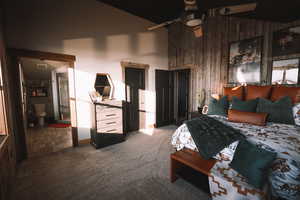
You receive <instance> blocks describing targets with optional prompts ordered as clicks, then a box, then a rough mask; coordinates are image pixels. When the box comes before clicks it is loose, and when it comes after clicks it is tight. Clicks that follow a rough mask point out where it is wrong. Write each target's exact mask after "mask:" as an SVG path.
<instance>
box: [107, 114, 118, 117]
mask: <svg viewBox="0 0 300 200" xmlns="http://www.w3.org/2000/svg"><path fill="white" fill-rule="evenodd" d="M105 116H106V117H111V116H116V114H110V115H105Z"/></svg>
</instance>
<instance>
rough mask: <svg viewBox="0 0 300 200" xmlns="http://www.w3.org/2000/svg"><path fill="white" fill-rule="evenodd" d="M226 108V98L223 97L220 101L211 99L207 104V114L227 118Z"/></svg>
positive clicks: (227, 104)
mask: <svg viewBox="0 0 300 200" xmlns="http://www.w3.org/2000/svg"><path fill="white" fill-rule="evenodd" d="M228 106H229V103H228V100H227V96H223V97H222V98H220V100H217V99H215V98H212V97H211V98H210V101H209V104H208V111H207V114H208V115H222V116H227V111H228Z"/></svg>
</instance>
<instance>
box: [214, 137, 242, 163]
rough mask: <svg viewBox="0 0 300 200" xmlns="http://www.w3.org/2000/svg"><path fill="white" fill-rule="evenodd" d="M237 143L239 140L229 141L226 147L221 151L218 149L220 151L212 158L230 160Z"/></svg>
mask: <svg viewBox="0 0 300 200" xmlns="http://www.w3.org/2000/svg"><path fill="white" fill-rule="evenodd" d="M238 144H239V141H235V142H233V143H231V144H230V145H229V146H228V147H225V148H224V149H223V150H222V151H220V153H218V154H217V155H215V156H214V158H215V159H217V160H224V161H230V162H231V161H232V159H233V156H234V152H235V150H236V147H237V145H238Z"/></svg>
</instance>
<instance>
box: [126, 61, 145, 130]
mask: <svg viewBox="0 0 300 200" xmlns="http://www.w3.org/2000/svg"><path fill="white" fill-rule="evenodd" d="M125 85H126V90H125V93H126V94H125V95H126V131H127V132H132V131H137V130H139V129H140V128H141V127H140V124H141V123H140V122H141V120H143V119H141V117H142V115H141V114H140V112H141V110H140V107H141V104H143V101H142V99H141V92H142V91H144V90H145V69H138V68H131V67H126V68H125Z"/></svg>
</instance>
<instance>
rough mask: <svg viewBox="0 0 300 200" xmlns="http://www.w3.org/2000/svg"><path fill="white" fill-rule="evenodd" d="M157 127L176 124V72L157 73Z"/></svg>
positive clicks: (158, 71) (157, 71) (163, 71)
mask: <svg viewBox="0 0 300 200" xmlns="http://www.w3.org/2000/svg"><path fill="white" fill-rule="evenodd" d="M155 88H156V89H155V90H156V127H160V126H165V125H169V124H172V123H173V122H174V72H172V71H166V70H156V71H155Z"/></svg>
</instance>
